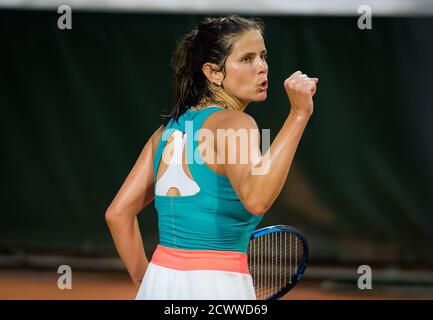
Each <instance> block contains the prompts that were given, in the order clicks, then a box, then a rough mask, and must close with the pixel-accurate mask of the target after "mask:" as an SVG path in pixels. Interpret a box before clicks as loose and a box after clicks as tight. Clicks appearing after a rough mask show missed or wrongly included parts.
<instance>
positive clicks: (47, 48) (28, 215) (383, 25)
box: [0, 10, 433, 265]
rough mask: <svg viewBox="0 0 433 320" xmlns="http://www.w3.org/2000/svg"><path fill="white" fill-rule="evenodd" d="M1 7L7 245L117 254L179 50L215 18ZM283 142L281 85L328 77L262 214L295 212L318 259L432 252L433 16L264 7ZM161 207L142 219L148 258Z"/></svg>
mask: <svg viewBox="0 0 433 320" xmlns="http://www.w3.org/2000/svg"><path fill="white" fill-rule="evenodd" d="M58 16H59V15H58V14H57V13H56V12H54V11H53V12H45V11H11V10H1V11H0V35H1V42H0V43H1V50H0V66H1V68H0V105H1V111H2V115H1V129H0V130H1V149H2V165H1V170H2V190H1V191H2V192H1V202H2V206H1V220H0V248H1V250H2V252H4V251H10V250H16V249H24V250H30V251H32V250H33V251H37V250H45V251H46V250H49V251H62V252H78V253H88V254H107V253H108V254H110V253H113V252H114V245H113V243H112V240H111V236H110V234H109V233H108V229H107V227H106V225H105V221H104V213H105V209H106V208H107V207H108V205H109V204H110V202H111V200H112V198H113V197H114V196H115V194H116V192H117V191H118V189H119V187H120V185H121V184H122V182H123V180H124V179H125V177H126V176H127V174H128V173H129V170H130V169H131V168H132V166H133V164H134V162H135V160H136V158H137V157H138V155H139V153H140V151H141V149H142V147H143V146H144V144H145V142H146V141H147V139H148V138H149V137H150V135H151V134H152V133H153V131H154V130H155V129H156V128H157V127H159V125H160V123H161V121H160V116H159V114H160V113H163V112H168V110H170V108H171V106H172V105H173V102H174V101H173V95H172V85H171V70H170V66H169V60H170V55H171V53H172V51H173V50H174V47H175V43H176V40H177V39H179V38H180V37H181V35H182V34H183V33H185V32H187V31H188V30H189V29H190V28H191V27H192V26H193V25H194V24H195V23H196V22H198V21H199V20H200V18H201V16H195V15H194V16H193V15H156V14H131V13H122V14H116V13H98V12H73V22H72V27H73V29H72V30H59V29H57V18H58ZM263 19H264V21H265V24H266V45H267V48H268V51H269V68H270V73H269V79H270V89H269V95H268V96H269V98H268V100H267V101H266V102H264V103H260V104H251V105H250V106H249V107H248V108H247V112H248V113H250V114H252V115H253V116H254V117H255V118H256V120H257V123H258V124H259V126H260V128H262V129H265V128H270V129H271V137H272V139H273V138H274V137H275V135H276V134H277V132H278V130H279V128H280V127H281V125H282V124H283V121H284V119H285V117H286V116H287V115H288V112H289V109H290V106H289V103H288V100H287V97H286V94H285V92H284V89H283V86H282V83H283V81H284V79H285V78H286V77H288V76H289V75H290V74H291V73H293V72H294V71H296V70H298V69H300V70H302V71H304V72H305V73H307V74H308V75H310V76H317V77H319V79H320V81H319V89H318V92H317V94H316V97H315V112H314V115H313V117H312V119H311V121H310V123H309V125H308V127H307V129H306V131H305V134H304V136H303V138H302V141H301V144H300V146H299V149H298V153H297V154H296V158H295V161H294V164H293V167H292V170H291V172H290V174H289V178H288V181H287V184H286V186H285V188H284V189H283V191H282V193H281V195H280V197H279V199H278V201H277V202H276V203H275V204H274V206H273V207H272V208H271V210H270V212H269V213H268V214H267V216H266V217H265V219H264V221H263V223H262V225H270V224H290V225H293V226H295V227H297V228H299V229H301V230H302V231H303V232H304V233H305V234H306V236H307V238H308V239H309V240H310V243H311V251H312V252H311V254H312V256H311V258H312V260H315V261H331V262H332V261H333V262H348V261H362V262H367V261H375V262H385V263H399V262H401V263H404V262H407V263H411V262H415V261H417V262H422V263H425V264H429V265H432V264H433V250H432V245H431V244H432V243H433V231H432V229H433V200H432V198H433V192H432V190H433V128H432V124H433V102H432V101H433V94H432V91H433V81H432V74H433V62H432V59H433V58H432V57H433V41H432V33H433V18H373V29H372V30H364V31H362V30H359V29H357V24H356V22H357V18H356V17H268V16H267V17H263ZM155 215H156V211H155V209H154V208H153V203H152V204H151V205H150V206H149V207H148V208H146V209H145V210H144V211H143V212H142V213H141V215H140V222H141V226H142V233H143V237H144V242H145V246H146V247H147V249H148V251H147V253H148V255H150V254H151V251H152V249H153V247H154V246H155V244H156V243H157V238H156V237H157V226H156V216H155Z"/></svg>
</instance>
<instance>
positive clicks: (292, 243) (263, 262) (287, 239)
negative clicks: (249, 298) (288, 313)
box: [248, 232, 304, 300]
mask: <svg viewBox="0 0 433 320" xmlns="http://www.w3.org/2000/svg"><path fill="white" fill-rule="evenodd" d="M303 254H304V247H303V241H302V239H301V238H299V237H298V236H296V235H294V234H292V233H289V232H272V233H269V234H265V235H263V236H260V237H258V238H255V239H253V240H251V241H250V243H249V248H248V263H249V269H250V273H251V276H252V278H253V283H254V288H255V291H256V297H257V299H258V300H264V299H268V298H270V297H272V296H275V295H276V294H278V293H279V292H281V291H282V290H283V289H284V288H286V287H287V286H288V285H290V284H292V283H293V282H294V281H295V277H296V276H297V272H298V268H299V266H300V264H301V263H302V260H303Z"/></svg>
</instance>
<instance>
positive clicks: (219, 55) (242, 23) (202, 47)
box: [162, 15, 264, 127]
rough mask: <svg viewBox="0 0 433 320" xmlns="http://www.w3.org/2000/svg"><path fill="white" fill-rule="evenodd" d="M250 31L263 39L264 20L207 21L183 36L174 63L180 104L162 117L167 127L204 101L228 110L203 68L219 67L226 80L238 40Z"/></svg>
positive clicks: (229, 17) (203, 21) (176, 93)
mask: <svg viewBox="0 0 433 320" xmlns="http://www.w3.org/2000/svg"><path fill="white" fill-rule="evenodd" d="M248 30H259V31H260V33H261V34H262V36H263V32H264V24H263V22H262V20H261V19H259V18H250V19H247V18H242V17H239V16H237V15H230V16H226V17H219V18H211V17H207V18H204V19H203V20H202V21H201V22H200V23H199V24H198V26H196V27H195V28H193V29H192V30H191V31H190V32H188V33H187V34H185V35H184V36H183V38H182V39H181V41H180V42H179V43H178V44H177V47H176V50H175V52H174V54H173V57H172V60H171V63H172V67H173V69H174V91H175V99H176V100H175V101H176V104H175V106H174V108H173V110H172V111H171V113H170V114H169V115H162V117H163V119H164V120H163V126H164V127H165V126H166V125H167V124H168V122H169V121H170V119H172V118H174V119H175V120H176V121H178V119H179V117H180V116H181V115H182V114H183V113H185V112H186V110H187V109H188V108H190V107H193V106H196V105H197V104H198V103H199V102H201V101H202V100H203V99H205V101H206V102H207V103H208V102H211V103H220V104H223V105H224V106H225V107H227V105H226V104H225V103H224V101H217V98H216V97H215V95H214V92H213V90H212V89H211V88H210V86H211V85H212V84H210V83H209V81H208V79H207V78H206V76H205V75H204V73H203V71H202V67H203V64H205V63H206V62H210V63H214V64H216V65H217V66H218V70H216V71H222V72H223V74H224V77H225V74H226V73H225V63H226V60H227V57H228V56H229V55H230V53H231V51H232V49H233V44H234V42H235V40H236V37H238V36H239V35H241V34H242V33H243V32H245V31H248ZM221 86H222V84H221ZM227 108H228V107H227Z"/></svg>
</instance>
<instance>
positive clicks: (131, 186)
mask: <svg viewBox="0 0 433 320" xmlns="http://www.w3.org/2000/svg"><path fill="white" fill-rule="evenodd" d="M225 66H226V68H225V69H226V74H225V76H224V74H223V72H222V71H216V70H217V69H216V67H217V66H216V65H213V64H211V63H205V64H204V65H203V68H202V70H203V73H204V74H205V76H206V78H207V79H208V81H209V85H210V86H211V88H212V90H214V92H215V93H216V94H217V96H218V97H219V99H220V100H223V101H225V102H226V103H227V104H228V105H229V106H230V107H231V110H222V111H218V112H215V113H213V114H212V115H210V116H209V117H208V118H207V119H206V121H205V122H204V123H203V126H202V128H206V129H209V130H211V131H212V132H213V133H214V137H217V129H234V130H238V129H246V130H247V131H249V130H256V131H254V132H258V127H257V124H256V122H255V120H254V119H253V118H252V117H251V116H249V115H248V114H246V113H245V112H243V111H244V109H245V108H246V106H247V105H248V104H249V103H250V102H261V101H264V100H266V98H267V76H268V65H267V63H266V48H265V44H264V40H263V37H262V36H261V34H260V32H258V31H256V30H250V31H246V32H244V33H243V34H242V35H240V36H239V37H238V38H237V39H236V41H235V42H234V45H233V50H232V52H231V53H230V55H229V56H228V58H227V61H226V65H225ZM317 82H318V79H317V78H309V77H308V76H307V75H305V74H302V73H301V72H300V71H297V72H295V73H293V74H292V75H291V76H289V77H288V78H287V79H286V80H285V81H284V89H285V91H286V93H287V96H288V99H289V101H290V112H289V115H288V117H287V119H286V120H285V122H284V125H283V126H282V128H281V129H280V131H279V133H278V134H277V136H276V137H275V139H274V141H273V142H272V144H271V146H270V148H269V149H268V151H267V152H266V153H265V154H264V155H262V154H261V153H260V147H259V146H260V139H259V136H256V137H255V138H253V141H252V143H249V142H250V141H248V143H249V146H250V147H251V148H252V152H251V153H250V154H251V155H252V156H251V157H250V155H248V157H247V160H248V161H247V163H228V161H227V159H228V156H229V155H230V154H233V153H234V154H236V156H237V158H236V159H240V154H239V153H240V149H241V148H240V142H237V143H235V144H230V143H225V147H224V149H223V148H218V147H217V143H215V142H214V143H213V144H212V145H211V146H209V150H210V148H214V152H215V156H220V157H223V158H224V159H225V161H224V163H217V161H213V162H212V163H209V164H208V165H209V167H210V168H211V169H212V170H214V171H216V172H218V173H220V174H224V175H227V177H228V178H229V180H230V182H231V184H232V186H233V188H234V190H235V191H236V193H237V195H238V197H239V199H240V201H241V202H242V204H243V205H244V207H245V208H246V209H247V210H248V211H250V212H251V213H252V214H256V215H263V214H265V212H266V211H267V210H268V209H269V208H270V207H271V206H272V204H273V203H274V201H275V199H276V198H277V197H278V195H279V194H280V192H281V190H282V187H283V185H284V183H285V181H286V178H287V175H288V172H289V169H290V166H291V164H292V161H293V158H294V155H295V152H296V149H297V147H298V144H299V141H300V139H301V136H302V133H303V131H304V129H305V127H306V125H307V123H308V120H309V118H310V116H311V115H312V113H313V96H314V94H315V92H316V84H317ZM221 84H222V85H223V87H221V86H220V85H221ZM204 102H205V101H204ZM199 105H200V108H193V109H201V108H203V107H207V106H209V105H217V104H214V103H208V104H207V105H206V103H201V104H200V103H199ZM268 107H270V106H268ZM277 107H281V106H277ZM162 132H163V128H162V126H161V127H159V128H158V129H157V130H156V131H155V132H154V133H153V135H152V136H151V137H150V138H149V140H148V141H147V143H146V144H145V146H144V148H143V150H142V151H141V153H140V155H139V157H138V159H137V161H136V162H135V164H134V166H133V168H132V170H131V172H130V173H129V174H128V176H127V177H126V179H125V181H124V182H123V184H122V186H121V187H120V190H119V191H118V193H117V194H116V196H115V198H114V199H113V201H112V202H111V204H110V206H109V207H108V209H107V210H106V213H105V219H106V221H107V224H108V227H109V229H110V232H111V234H112V237H113V240H114V242H115V245H116V249H117V251H118V253H119V256H120V258H121V259H122V261H123V262H124V264H125V266H126V268H127V270H128V272H129V274H130V276H131V279H132V281H133V282H134V284H135V285H136V286H137V287H139V285H140V282H141V280H142V279H143V276H144V274H145V272H146V269H147V265H148V261H147V258H146V255H145V252H144V248H143V243H142V238H141V234H140V229H139V226H138V222H137V215H138V214H139V213H140V212H141V211H142V210H143V209H144V208H145V207H146V206H147V205H148V204H149V203H151V202H152V201H153V200H154V186H153V183H154V179H155V177H154V174H153V158H154V156H155V152H156V148H157V146H158V143H159V141H160V140H161V137H162ZM169 143H170V142H168V143H167V145H169ZM203 143H205V144H206V143H209V142H206V139H205V140H204V142H203ZM206 148H207V147H205V148H204V149H206ZM202 155H203V154H202ZM203 158H204V157H203ZM204 159H205V158H204ZM260 167H265V168H266V167H268V168H269V171H268V172H267V173H266V174H262V175H257V174H254V172H255V170H256V169H258V168H260ZM161 170H164V166H163V165H162V162H161V167H160V168H159V171H158V174H157V175H158V176H160V173H161V172H160V171H161ZM187 173H188V175H189V176H190V174H189V172H187ZM190 177H191V176H190Z"/></svg>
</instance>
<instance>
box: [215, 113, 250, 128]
mask: <svg viewBox="0 0 433 320" xmlns="http://www.w3.org/2000/svg"><path fill="white" fill-rule="evenodd" d="M213 120H214V121H213V122H214V123H213V124H214V127H215V128H218V129H235V130H237V129H242V128H244V129H257V128H258V127H257V123H256V121H255V120H254V118H253V117H252V116H251V115H249V114H247V113H245V112H242V111H236V110H224V111H222V112H215V117H214V119H213Z"/></svg>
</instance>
